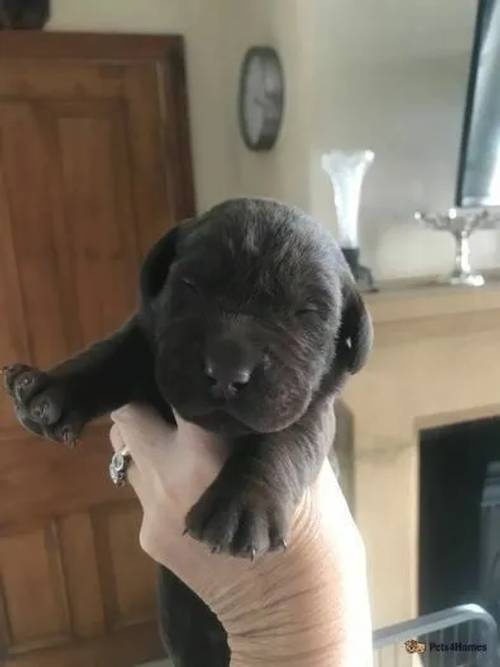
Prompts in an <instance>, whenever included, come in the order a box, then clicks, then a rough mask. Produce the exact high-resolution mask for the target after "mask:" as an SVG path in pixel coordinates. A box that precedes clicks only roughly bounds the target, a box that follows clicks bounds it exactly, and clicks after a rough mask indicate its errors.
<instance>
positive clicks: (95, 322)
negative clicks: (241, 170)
mask: <svg viewBox="0 0 500 667" xmlns="http://www.w3.org/2000/svg"><path fill="white" fill-rule="evenodd" d="M107 44H109V45H110V46H109V48H108V47H107V46H106V45H107ZM70 47H71V48H70ZM30 49H31V51H30ZM79 49H80V51H79ZM0 53H1V54H2V60H1V61H0V317H1V319H2V326H0V365H1V364H2V363H8V362H10V361H13V360H19V361H26V362H28V363H33V364H35V365H38V366H41V367H47V366H50V365H52V364H53V363H55V362H57V361H59V360H60V359H62V358H64V357H65V356H67V355H68V354H70V353H72V352H73V351H75V350H77V349H79V348H81V347H82V346H83V345H85V344H87V343H89V342H90V341H92V340H94V339H96V338H99V337H102V336H103V335H107V334H108V333H110V332H111V331H113V330H114V329H115V328H116V327H117V326H118V325H119V324H121V323H122V322H123V321H124V320H125V319H126V318H127V317H128V316H129V314H130V313H131V311H132V310H133V309H134V306H135V302H136V296H137V294H136V293H137V282H138V281H137V277H138V268H139V264H140V260H141V257H142V256H143V255H144V253H145V252H146V251H147V250H148V249H149V247H150V246H151V244H152V243H153V242H154V241H155V240H156V239H157V238H158V237H159V236H160V235H161V234H162V233H164V231H165V230H166V229H167V228H168V227H169V226H171V225H173V224H175V223H176V222H177V221H178V220H179V219H181V218H183V217H187V216H189V215H190V214H191V213H192V201H193V197H192V184H191V180H190V170H189V168H190V161H189V145H188V133H187V129H186V128H187V117H186V102H185V96H184V87H185V84H184V76H183V66H182V44H181V42H180V41H179V39H178V38H140V37H123V38H118V37H117V36H112V37H109V36H92V37H90V36H76V37H75V38H74V39H73V40H71V41H68V36H67V35H57V34H44V35H41V34H37V35H33V36H30V35H26V34H22V35H21V34H20V35H11V34H9V33H2V34H0ZM30 53H31V55H30ZM41 54H43V55H41ZM108 433H109V423H108V421H107V420H100V421H99V422H97V423H95V424H93V425H91V426H89V427H88V428H87V429H86V430H85V433H84V437H83V439H82V444H81V445H80V447H79V448H77V449H76V450H68V449H64V448H63V447H61V446H57V445H54V444H50V443H47V442H42V441H41V440H40V439H37V438H35V437H33V436H32V435H30V434H29V433H27V432H26V431H23V430H22V428H21V427H20V426H19V425H18V424H17V422H16V420H15V419H14V417H13V412H12V406H11V404H10V400H9V399H8V398H7V397H6V396H5V395H4V394H2V393H0V658H1V657H2V655H4V656H5V662H6V665H11V664H12V665H14V664H15V665H16V667H49V666H50V667H80V665H81V666H82V667H84V666H85V667H89V666H95V667H131V666H132V665H135V664H136V663H138V662H143V661H146V660H148V659H153V658H155V657H159V656H160V655H161V649H160V645H159V639H158V635H157V630H156V625H157V624H156V620H155V593H154V582H155V575H154V567H153V564H152V562H151V561H150V560H149V559H148V558H147V557H146V556H145V555H144V554H143V553H142V552H141V550H140V547H139V544H138V532H139V526H140V521H141V510H140V507H139V505H138V502H137V500H136V499H135V498H134V496H133V493H132V491H131V490H130V489H119V490H117V489H115V488H114V487H113V485H112V484H111V482H110V480H109V478H108V473H107V467H108V463H109V457H110V445H109V442H108Z"/></svg>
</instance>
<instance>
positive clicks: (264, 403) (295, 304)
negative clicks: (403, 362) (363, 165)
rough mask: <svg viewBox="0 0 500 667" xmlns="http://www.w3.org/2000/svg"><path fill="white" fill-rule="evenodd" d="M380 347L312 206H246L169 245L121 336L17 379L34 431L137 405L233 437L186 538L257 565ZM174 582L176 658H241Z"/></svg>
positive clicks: (206, 220) (63, 427) (68, 435)
mask: <svg viewBox="0 0 500 667" xmlns="http://www.w3.org/2000/svg"><path fill="white" fill-rule="evenodd" d="M371 343H372V326H371V321H370V317H369V315H368V313H367V311H366V308H365V306H364V304H363V302H362V300H361V298H360V295H359V294H358V292H357V290H356V286H355V283H354V281H353V278H352V275H351V273H350V271H349V269H348V267H347V265H346V262H345V260H344V258H343V255H342V253H341V252H340V250H339V248H338V246H337V244H336V243H335V241H334V239H333V238H332V236H331V235H330V234H329V233H328V232H327V230H326V229H325V228H324V227H323V226H322V225H320V224H319V223H317V222H315V221H314V220H312V219H311V218H310V217H308V216H307V215H306V214H305V213H303V212H302V211H300V210H298V209H296V208H291V207H289V206H285V205H283V204H281V203H278V202H275V201H271V200H260V199H234V200H230V201H227V202H224V203H222V204H220V205H218V206H216V207H215V208H213V209H211V210H210V211H208V212H207V213H205V214H204V215H202V216H200V217H198V218H194V219H191V220H188V221H186V222H184V223H182V224H180V225H179V226H178V227H175V228H174V229H173V230H171V231H169V232H168V233H167V234H166V235H165V236H164V237H163V238H162V239H160V241H158V243H157V244H156V245H155V246H154V247H153V249H152V250H151V251H150V253H149V255H148V256H147V257H146V260H145V261H144V264H143V267H142V270H141V275H140V303H139V308H138V311H137V313H136V314H135V315H133V316H132V317H131V319H130V320H129V321H128V322H127V323H126V324H125V325H124V326H123V327H122V328H121V329H119V330H118V331H117V332H116V333H114V334H113V335H112V336H111V337H109V338H107V339H106V340H103V341H100V342H97V343H95V344H94V345H92V346H91V347H89V348H88V349H86V350H84V351H83V352H81V353H80V354H78V355H76V356H75V357H73V358H71V359H69V360H67V361H65V362H63V363H61V364H60V365H58V366H56V367H55V368H52V369H51V370H49V371H47V372H43V371H39V370H36V369H34V368H31V367H28V366H25V365H22V364H15V365H13V366H10V367H8V368H7V369H6V372H5V377H6V385H7V388H8V391H9V392H10V394H11V396H12V398H13V400H14V404H15V409H16V413H17V416H18V418H19V420H20V422H21V423H22V424H23V425H24V426H25V427H26V428H28V429H29V430H30V431H33V432H34V433H37V434H39V435H43V436H45V437H48V438H51V439H54V440H58V441H65V442H72V441H74V440H76V438H77V437H78V435H79V433H80V431H81V430H82V428H83V426H84V425H85V424H86V423H87V422H88V421H90V420H91V419H93V418H95V417H97V416H99V415H102V414H103V413H106V412H109V411H111V410H113V409H115V408H117V407H119V406H121V405H123V404H125V403H128V402H131V401H142V402H146V403H149V404H151V405H153V406H154V407H155V408H156V409H158V410H160V411H161V413H162V415H163V416H164V417H165V419H167V420H169V421H171V422H173V415H172V410H171V408H172V407H173V408H175V410H177V412H178V413H179V414H180V415H181V416H182V417H183V418H184V419H186V420H188V421H191V422H194V423H196V424H198V425H199V426H201V427H203V428H205V429H208V430H210V431H214V432H216V433H220V434H224V436H225V437H228V438H230V439H231V440H232V445H233V446H232V452H233V453H232V454H231V456H230V457H229V458H228V460H227V462H226V464H225V465H224V467H223V469H222V470H221V472H220V474H219V476H218V477H217V479H216V480H215V481H214V482H213V484H212V485H211V486H210V487H209V488H208V489H207V490H206V491H205V493H204V494H203V495H202V496H201V498H200V499H199V500H198V502H197V503H196V504H195V505H194V506H193V507H192V508H191V510H190V511H189V513H188V515H187V516H186V529H187V531H188V532H189V534H190V535H191V536H192V537H193V538H195V539H197V540H200V541H202V542H204V543H206V544H207V545H208V546H209V547H210V548H211V549H213V550H214V551H220V552H224V553H229V554H232V555H233V556H239V557H247V558H254V557H255V556H257V555H260V554H263V553H265V552H268V551H274V550H276V549H280V548H285V547H286V539H287V534H288V530H289V526H290V521H291V519H292V516H293V512H294V509H295V507H296V505H297V503H298V502H299V500H300V498H301V496H302V494H303V492H304V490H305V489H306V488H307V486H308V485H309V484H311V482H312V481H313V480H314V478H315V476H316V475H317V473H318V471H319V469H320V467H321V464H322V462H323V460H324V458H325V456H326V454H327V452H326V451H325V450H324V449H323V448H322V447H321V446H320V445H318V443H319V442H321V438H319V437H317V436H318V428H319V423H320V419H319V414H320V412H321V410H322V409H324V405H325V401H327V400H328V399H329V398H330V397H331V396H332V395H333V394H335V393H336V392H338V390H339V389H340V387H341V385H342V383H343V382H344V380H345V379H346V377H347V376H348V375H349V374H352V373H355V372H356V371H358V370H359V369H360V368H361V367H362V365H363V364H364V362H365V360H366V358H367V355H368V352H369V350H370V347H371ZM160 583H161V585H160V590H161V607H162V621H163V625H164V626H165V632H166V637H167V640H168V643H169V644H170V646H171V652H172V654H173V655H174V657H176V658H177V660H178V662H177V663H176V664H178V665H182V667H197V666H198V665H215V666H217V665H227V664H229V652H228V648H227V644H226V642H225V636H224V632H223V630H222V628H221V626H220V625H219V624H218V621H217V620H216V619H215V617H214V616H213V614H212V613H211V612H210V611H209V610H208V608H206V607H205V606H204V605H203V604H202V603H201V601H200V600H199V599H198V598H197V597H196V596H195V595H194V594H193V593H191V592H190V591H189V589H186V587H184V585H183V584H182V583H181V582H180V581H178V580H177V579H176V578H175V577H174V576H173V575H172V574H170V573H167V572H166V571H165V570H163V571H162V575H161V582H160ZM179 600H180V601H181V603H179ZM172 609H175V614H174V613H170V612H171V610H172ZM179 609H181V610H182V611H181V612H179ZM197 626H198V627H197ZM193 628H196V632H197V640H196V644H197V646H196V647H194V646H193V644H194V642H193V640H192V637H193ZM198 639H199V641H198Z"/></svg>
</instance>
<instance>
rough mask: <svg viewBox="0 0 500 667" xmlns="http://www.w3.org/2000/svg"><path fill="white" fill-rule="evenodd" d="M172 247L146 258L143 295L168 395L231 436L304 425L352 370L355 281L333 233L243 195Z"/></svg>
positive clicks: (168, 243)
mask: <svg viewBox="0 0 500 667" xmlns="http://www.w3.org/2000/svg"><path fill="white" fill-rule="evenodd" d="M161 243H162V242H160V244H161ZM163 243H164V248H163V250H162V249H161V248H157V249H156V251H153V253H152V255H153V257H152V260H151V259H148V260H146V263H145V266H144V271H143V294H145V307H146V308H148V309H149V313H150V319H149V322H150V323H151V325H150V326H151V327H152V329H153V331H152V334H153V336H154V341H155V351H156V379H157V384H158V387H159V389H160V391H161V393H162V395H163V397H164V398H165V400H166V401H167V402H168V403H170V404H171V405H172V406H173V407H174V408H175V409H176V410H177V411H178V412H179V414H181V415H182V416H183V417H184V418H186V419H189V420H191V421H194V422H196V423H198V424H200V425H202V426H205V427H206V428H210V429H213V430H217V431H222V432H228V433H248V432H259V433H264V432H272V431H277V430H281V429H283V428H285V427H287V426H289V425H290V424H292V423H293V422H295V421H297V419H299V418H300V416H301V415H302V414H303V413H304V412H305V411H306V409H307V407H308V405H309V404H310V402H311V400H312V399H313V397H314V396H315V395H316V394H317V393H318V392H319V391H320V390H321V388H322V387H323V388H326V385H327V384H328V381H329V380H330V384H332V382H333V383H335V382H336V380H335V379H334V378H333V376H334V375H335V365H336V363H338V364H340V366H341V365H342V361H341V360H340V359H339V344H338V334H339V332H340V330H341V321H342V312H343V305H345V304H343V300H345V296H344V294H345V289H344V287H345V283H346V281H349V280H351V279H350V277H349V275H348V272H347V270H346V267H345V264H344V262H343V258H342V256H341V254H340V253H339V251H338V249H337V247H336V245H335V243H334V242H333V240H332V239H331V237H330V236H329V235H328V234H327V233H326V232H325V231H324V230H323V229H322V228H321V227H320V226H319V225H317V224H316V223H314V222H313V221H312V220H310V219H309V218H307V217H306V216H305V215H304V214H302V213H301V212H299V211H297V210H295V209H290V208H289V207H286V206H284V205H281V204H278V203H276V202H271V201H263V200H249V199H242V200H232V201H229V202H226V203H225V204H222V205H220V206H218V207H216V208H215V209H212V210H211V211H209V213H208V214H206V215H205V216H203V217H201V218H199V219H198V220H193V221H190V222H188V223H186V224H185V225H183V226H181V227H180V228H179V229H178V230H177V231H176V232H175V234H174V238H170V239H169V235H167V237H165V239H164V240H163ZM148 262H149V264H148ZM351 345H352V341H351ZM346 346H347V347H346V349H347V350H348V352H347V353H348V354H349V350H350V349H351V348H349V346H348V343H347V342H346ZM338 379H339V378H337V380H338ZM331 388H332V387H331Z"/></svg>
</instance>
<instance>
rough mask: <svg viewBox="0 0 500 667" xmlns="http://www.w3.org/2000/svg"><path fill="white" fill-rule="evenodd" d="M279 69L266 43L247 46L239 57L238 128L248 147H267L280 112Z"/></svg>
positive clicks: (269, 146)
mask: <svg viewBox="0 0 500 667" xmlns="http://www.w3.org/2000/svg"><path fill="white" fill-rule="evenodd" d="M283 98H284V94H283V71H282V68H281V63H280V61H279V58H278V55H277V53H276V51H274V49H271V48H269V47H253V48H251V49H250V50H249V51H248V52H247V54H246V56H245V59H244V61H243V65H242V68H241V80H240V91H239V107H240V109H239V110H240V129H241V133H242V135H243V139H244V141H245V144H246V145H247V146H248V148H251V149H253V150H269V149H270V148H271V147H272V146H273V145H274V143H275V141H276V139H277V137H278V133H279V129H280V125H281V118H282V115H283Z"/></svg>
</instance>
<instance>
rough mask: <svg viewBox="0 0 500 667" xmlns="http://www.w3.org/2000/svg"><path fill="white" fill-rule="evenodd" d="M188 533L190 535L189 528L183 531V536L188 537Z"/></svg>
mask: <svg viewBox="0 0 500 667" xmlns="http://www.w3.org/2000/svg"><path fill="white" fill-rule="evenodd" d="M188 533H189V528H184V530H183V531H182V535H183V536H184V535H187V534H188Z"/></svg>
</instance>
